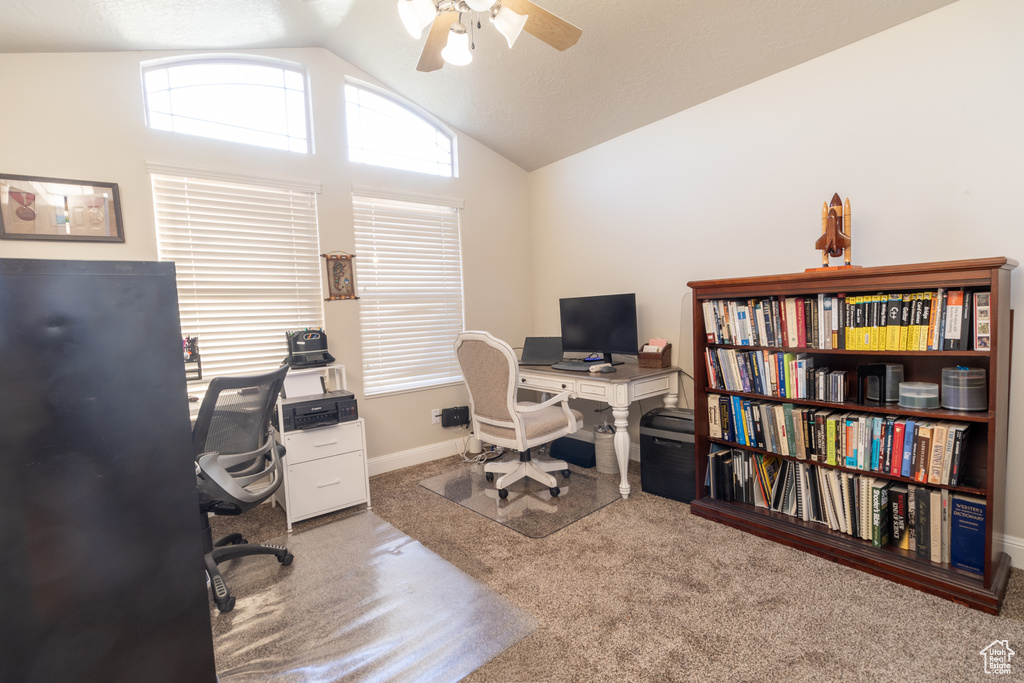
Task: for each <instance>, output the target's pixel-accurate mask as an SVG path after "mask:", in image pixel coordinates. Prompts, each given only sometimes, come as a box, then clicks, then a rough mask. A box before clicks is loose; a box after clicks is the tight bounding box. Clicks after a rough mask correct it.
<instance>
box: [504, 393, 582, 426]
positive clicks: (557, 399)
mask: <svg viewBox="0 0 1024 683" xmlns="http://www.w3.org/2000/svg"><path fill="white" fill-rule="evenodd" d="M571 396H572V392H571V391H563V392H562V393H560V394H558V395H556V396H552V397H551V398H549V399H548V400H546V401H544V402H543V403H535V404H533V405H532V406H522V407H520V406H519V405H518V404H517V405H516V412H517V413H533V412H536V411H538V410H542V409H544V408H548V407H550V406H553V405H555V404H556V403H560V404H561V405H562V412H563V413H565V420H566V423H567V424H568V426H569V431H568V432H566V433H567V434H575V433H576V432H577V431H579V425H577V424H576V416H575V415H573V414H572V409H571V408H569V398H570V397H571Z"/></svg>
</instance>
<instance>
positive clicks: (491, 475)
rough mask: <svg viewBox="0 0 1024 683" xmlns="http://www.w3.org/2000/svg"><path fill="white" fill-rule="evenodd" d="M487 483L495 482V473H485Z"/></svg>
mask: <svg viewBox="0 0 1024 683" xmlns="http://www.w3.org/2000/svg"><path fill="white" fill-rule="evenodd" d="M484 477H486V479H487V481H494V472H484Z"/></svg>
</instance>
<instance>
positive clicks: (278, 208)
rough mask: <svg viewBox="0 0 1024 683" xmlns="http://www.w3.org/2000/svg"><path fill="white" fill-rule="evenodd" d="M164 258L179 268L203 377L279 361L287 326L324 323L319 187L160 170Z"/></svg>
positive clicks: (156, 196)
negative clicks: (175, 173)
mask: <svg viewBox="0 0 1024 683" xmlns="http://www.w3.org/2000/svg"><path fill="white" fill-rule="evenodd" d="M151 177H152V181H153V201H154V209H155V214H156V227H157V241H158V249H159V257H160V260H161V261H173V262H174V265H175V270H176V272H177V285H178V308H179V310H180V313H181V332H182V334H187V335H198V336H199V352H200V354H201V357H202V361H203V377H204V379H208V378H213V377H216V376H219V375H245V374H253V373H259V372H266V371H269V370H272V369H274V368H276V367H278V366H279V365H280V364H281V361H282V360H283V359H284V357H285V356H286V355H287V353H288V349H287V343H286V342H285V336H284V332H285V331H286V330H295V329H302V328H305V327H322V326H323V295H322V289H321V282H320V270H321V268H320V256H319V252H320V249H319V236H318V232H317V220H316V195H315V194H314V193H313V192H310V191H308V190H302V189H296V188H289V187H274V186H270V185H263V184H259V185H257V184H248V183H242V182H238V181H236V180H216V179H212V178H210V177H203V178H196V177H184V176H176V175H164V174H158V173H153V174H152V176H151Z"/></svg>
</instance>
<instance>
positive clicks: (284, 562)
mask: <svg viewBox="0 0 1024 683" xmlns="http://www.w3.org/2000/svg"><path fill="white" fill-rule="evenodd" d="M294 559H295V556H294V555H292V554H291V553H288V554H287V555H285V556H284V557H279V558H277V561H278V562H280V563H281V565H282V566H284V567H287V566H288V565H290V564H291V563H292V560H294Z"/></svg>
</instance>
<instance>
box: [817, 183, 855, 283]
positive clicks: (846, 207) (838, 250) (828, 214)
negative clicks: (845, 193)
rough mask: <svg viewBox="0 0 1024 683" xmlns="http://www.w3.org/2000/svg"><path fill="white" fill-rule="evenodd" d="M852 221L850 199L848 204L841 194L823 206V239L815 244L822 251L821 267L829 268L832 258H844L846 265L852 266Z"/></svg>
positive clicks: (834, 196) (819, 239) (847, 200)
mask: <svg viewBox="0 0 1024 683" xmlns="http://www.w3.org/2000/svg"><path fill="white" fill-rule="evenodd" d="M852 227H853V226H852V221H851V219H850V198H849V197H847V198H846V204H843V200H842V199H840V198H839V194H838V193H837V194H834V195H832V202H831V203H830V204H822V205H821V237H819V238H818V241H817V242H815V243H814V248H815V249H820V250H821V265H822V266H823V267H825V268H827V267H828V265H829V263H828V259H829V257H830V256H842V257H843V261H844V265H847V266H849V265H850V258H851V251H852V246H853V231H852Z"/></svg>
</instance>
